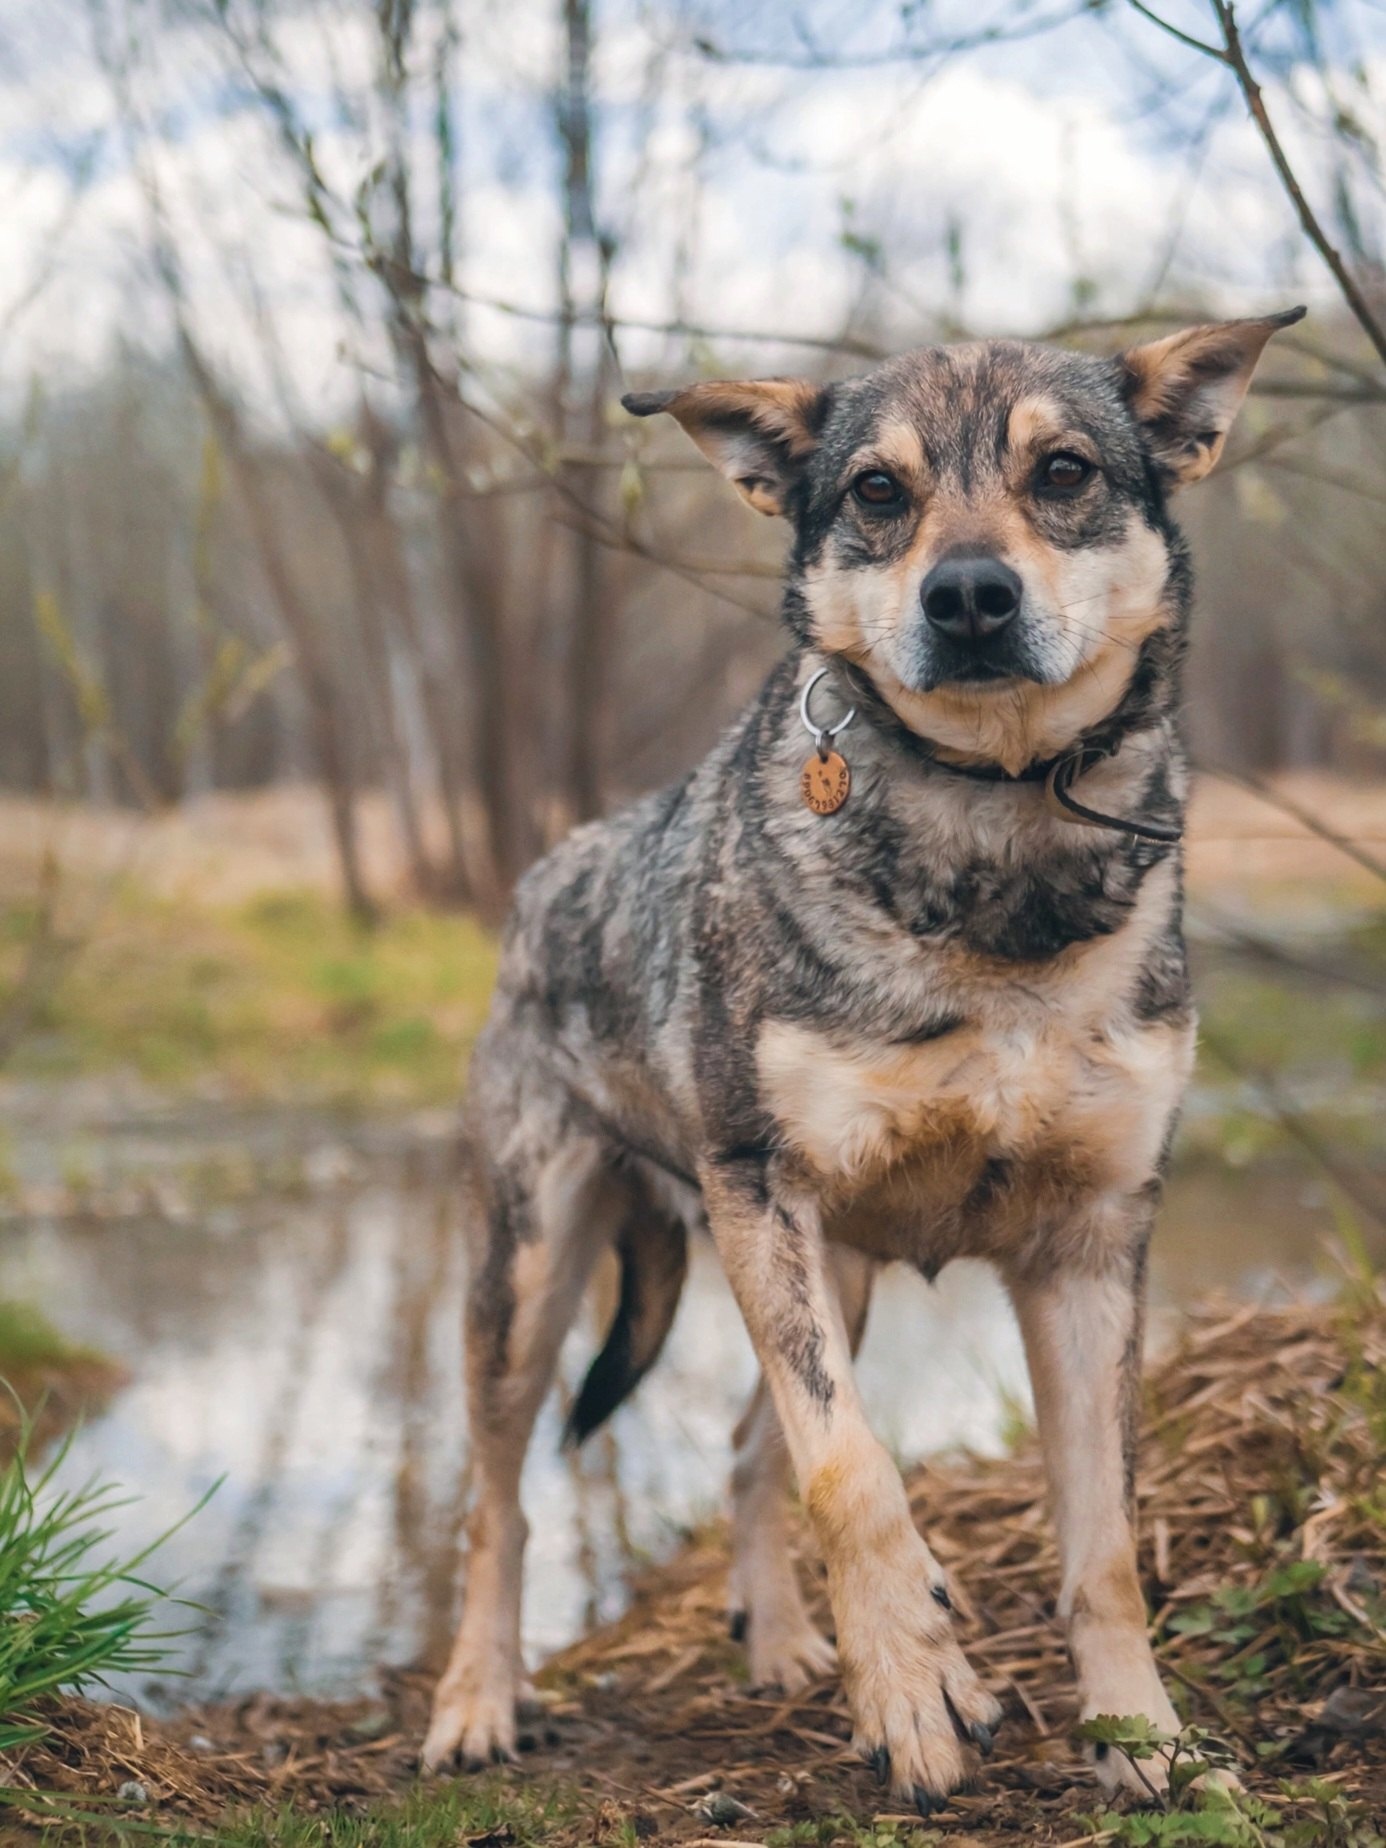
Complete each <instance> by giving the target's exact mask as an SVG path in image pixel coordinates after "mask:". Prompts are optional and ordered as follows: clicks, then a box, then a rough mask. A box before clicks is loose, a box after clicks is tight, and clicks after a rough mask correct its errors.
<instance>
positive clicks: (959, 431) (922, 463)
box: [624, 308, 1304, 770]
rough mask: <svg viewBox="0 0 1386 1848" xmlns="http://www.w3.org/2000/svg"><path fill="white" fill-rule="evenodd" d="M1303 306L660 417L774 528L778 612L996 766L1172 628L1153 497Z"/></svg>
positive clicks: (1095, 698) (1114, 699)
mask: <svg viewBox="0 0 1386 1848" xmlns="http://www.w3.org/2000/svg"><path fill="white" fill-rule="evenodd" d="M1303 313H1304V310H1303V309H1302V308H1295V309H1291V310H1289V311H1288V312H1287V313H1285V314H1279V315H1274V316H1271V317H1269V318H1267V319H1265V320H1247V321H1228V322H1222V323H1218V324H1215V325H1211V326H1204V327H1194V328H1190V329H1188V330H1186V331H1185V332H1183V333H1178V334H1172V335H1170V336H1168V337H1167V338H1165V339H1162V340H1156V341H1153V342H1152V343H1150V344H1149V345H1145V346H1138V347H1134V348H1132V349H1130V350H1129V351H1127V352H1125V353H1123V354H1121V355H1120V356H1119V357H1117V358H1115V359H1101V358H1094V357H1091V356H1089V355H1086V354H1080V353H1071V352H1064V351H1060V350H1058V349H1055V348H1049V347H1042V346H1031V345H1026V344H1022V343H1019V342H1011V341H989V342H984V343H979V344H976V345H969V346H958V347H924V348H921V349H919V350H918V351H916V352H913V353H907V354H905V355H903V356H902V357H901V358H899V359H895V360H891V361H889V362H888V363H887V364H885V365H883V366H881V367H879V368H878V369H877V370H876V371H874V372H871V373H869V374H867V375H866V376H865V377H863V378H858V379H852V380H849V381H848V382H846V383H843V384H834V385H826V386H819V385H814V384H811V383H809V382H807V381H804V380H797V379H764V380H750V381H745V382H740V383H726V382H715V383H706V384H698V385H691V386H688V387H687V388H686V389H684V390H681V391H669V392H650V393H646V392H637V393H633V394H632V395H631V396H629V397H627V398H626V399H625V400H624V403H625V405H626V408H627V409H628V410H630V411H632V412H634V413H635V415H637V416H640V417H647V416H650V415H652V414H653V413H654V412H656V411H668V412H669V413H670V415H671V416H673V417H675V418H677V420H678V421H679V423H680V424H682V426H683V428H684V429H685V430H686V431H687V432H688V434H689V435H690V436H691V437H692V439H693V441H694V442H695V443H696V444H697V445H698V447H699V449H701V450H702V451H703V453H704V455H706V456H707V457H708V458H709V459H710V460H711V461H712V462H713V463H714V464H715V465H716V466H717V467H718V468H719V469H720V470H721V471H722V473H723V474H725V475H726V476H727V477H728V478H729V479H730V480H731V481H733V482H734V483H735V485H736V487H737V488H738V490H739V491H740V493H741V494H742V496H743V497H744V499H746V500H747V501H748V502H749V503H750V504H751V506H752V507H754V508H756V509H757V510H758V511H759V512H761V513H767V514H783V515H785V516H786V517H787V518H788V519H789V520H790V521H791V522H792V524H793V527H794V531H795V543H794V548H793V552H792V556H791V566H790V596H789V600H788V605H787V607H788V609H789V612H790V617H791V620H792V621H793V622H794V624H795V626H796V627H797V628H798V629H799V630H800V632H801V635H802V638H803V639H804V640H805V641H807V642H810V643H812V644H813V645H814V646H815V647H816V648H818V649H819V650H821V651H822V652H823V653H824V654H827V655H831V656H839V657H843V658H845V659H846V660H848V661H850V662H851V663H852V664H853V665H854V666H855V668H856V669H857V670H858V671H859V672H861V673H864V674H865V675H866V676H867V677H868V678H869V680H870V682H871V684H872V685H873V686H874V688H875V690H876V692H877V693H878V694H879V695H880V696H881V697H882V698H883V699H885V700H886V701H888V702H889V704H890V705H891V706H892V707H893V708H894V710H895V712H896V713H897V714H898V716H899V717H900V718H901V719H902V720H904V722H905V723H906V724H907V725H908V726H910V728H911V729H912V730H914V731H915V732H917V733H919V734H920V735H921V736H922V737H925V738H928V739H930V740H931V741H932V742H933V743H935V744H936V745H939V746H941V747H943V748H944V749H945V750H946V751H949V752H953V753H957V754H959V755H960V756H962V757H971V758H983V759H987V760H991V761H996V762H1000V763H1002V764H1003V765H1005V767H1006V768H1008V769H1011V770H1016V769H1019V768H1021V767H1022V766H1023V765H1024V764H1025V763H1027V762H1029V761H1031V760H1032V759H1034V758H1036V757H1043V756H1048V755H1051V754H1053V753H1055V752H1057V751H1059V750H1061V749H1063V748H1064V747H1065V746H1066V745H1067V744H1069V743H1070V742H1071V741H1072V740H1073V739H1074V738H1075V737H1077V736H1078V735H1079V734H1080V733H1081V732H1082V731H1084V730H1085V729H1087V728H1088V727H1089V726H1091V725H1094V724H1096V723H1097V722H1099V721H1100V720H1101V719H1103V718H1104V717H1105V716H1106V715H1107V713H1109V712H1110V711H1111V710H1112V709H1113V708H1114V707H1115V706H1116V705H1117V704H1118V702H1119V701H1120V699H1121V697H1122V694H1123V692H1124V690H1125V688H1126V685H1127V683H1128V682H1129V680H1130V677H1131V674H1132V672H1133V671H1134V667H1135V663H1136V659H1137V656H1138V653H1139V651H1140V649H1141V646H1142V644H1143V643H1144V642H1145V640H1146V638H1147V637H1148V636H1150V635H1152V634H1154V633H1155V632H1156V631H1157V630H1159V629H1161V628H1163V627H1165V626H1167V625H1168V624H1170V623H1171V622H1172V621H1175V620H1177V617H1178V614H1179V611H1178V608H1177V599H1176V598H1174V597H1172V596H1171V595H1170V578H1171V560H1172V551H1171V547H1172V545H1173V543H1174V536H1173V529H1172V528H1171V526H1170V524H1169V522H1168V519H1167V517H1166V514H1165V500H1166V496H1167V494H1168V492H1169V490H1170V489H1171V488H1174V487H1178V486H1181V485H1183V484H1185V483H1188V482H1193V481H1198V480H1200V479H1201V478H1202V477H1203V476H1204V475H1206V474H1207V473H1208V471H1209V470H1210V469H1211V468H1212V467H1213V465H1214V463H1215V462H1216V461H1217V459H1218V456H1219V454H1220V453H1221V450H1222V446H1223V442H1224V440H1225V438H1226V436H1227V431H1228V428H1229V427H1230V425H1231V422H1232V419H1233V417H1234V416H1235V415H1236V412H1237V408H1238V406H1239V405H1240V403H1241V401H1242V398H1243V396H1244V395H1245V392H1246V388H1247V385H1248V384H1249V382H1250V379H1251V374H1252V372H1253V370H1254V368H1255V366H1256V362H1257V360H1258V359H1259V358H1260V355H1261V351H1262V349H1263V348H1264V346H1265V344H1266V342H1267V341H1268V340H1269V339H1270V337H1271V335H1272V334H1273V333H1275V332H1276V330H1277V329H1278V328H1282V327H1288V326H1290V325H1291V324H1292V323H1293V322H1295V321H1297V320H1299V319H1300V317H1301V315H1302V314H1303Z"/></svg>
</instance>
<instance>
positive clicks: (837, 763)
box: [799, 751, 852, 815]
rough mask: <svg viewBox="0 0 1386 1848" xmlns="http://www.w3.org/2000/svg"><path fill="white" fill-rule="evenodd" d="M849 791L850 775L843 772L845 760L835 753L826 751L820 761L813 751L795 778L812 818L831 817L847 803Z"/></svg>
mask: <svg viewBox="0 0 1386 1848" xmlns="http://www.w3.org/2000/svg"><path fill="white" fill-rule="evenodd" d="M851 787H852V772H851V771H850V770H849V769H848V768H847V760H846V758H845V757H842V756H840V755H839V754H838V753H837V752H836V751H827V752H825V753H824V754H823V755H822V756H821V757H820V756H819V754H818V752H817V751H815V752H814V753H813V755H812V756H811V757H810V758H809V760H808V762H807V763H806V764H805V765H804V769H803V774H802V775H801V776H800V778H799V788H800V791H801V793H802V795H803V798H804V801H805V802H806V803H807V804H808V806H809V807H810V808H811V809H812V810H813V812H814V814H815V815H835V814H836V813H837V811H838V810H839V809H840V808H841V807H842V805H843V803H844V802H845V801H846V800H847V792H848V790H849V789H850V788H851Z"/></svg>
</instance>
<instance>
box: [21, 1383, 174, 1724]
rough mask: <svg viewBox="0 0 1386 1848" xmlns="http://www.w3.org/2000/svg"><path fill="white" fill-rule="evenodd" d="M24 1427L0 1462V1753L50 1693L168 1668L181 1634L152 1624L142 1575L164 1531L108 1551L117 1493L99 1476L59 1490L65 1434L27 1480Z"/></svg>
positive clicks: (154, 1606)
mask: <svg viewBox="0 0 1386 1848" xmlns="http://www.w3.org/2000/svg"><path fill="white" fill-rule="evenodd" d="M32 1433H33V1422H32V1420H31V1419H29V1418H28V1417H27V1416H25V1417H23V1418H22V1421H21V1426H20V1434H19V1441H18V1444H17V1446H16V1449H15V1452H14V1454H13V1456H12V1457H11V1459H10V1461H9V1462H8V1463H7V1464H6V1465H5V1466H4V1468H3V1469H0V1754H3V1753H5V1752H10V1751H13V1750H14V1749H15V1748H16V1747H17V1746H21V1745H24V1744H26V1743H28V1742H29V1741H31V1740H33V1739H36V1738H40V1737H41V1736H42V1734H43V1732H44V1731H45V1726H44V1721H43V1718H42V1715H41V1713H40V1711H39V1709H40V1706H41V1703H42V1702H43V1701H44V1700H45V1699H47V1698H48V1697H49V1696H51V1695H54V1694H59V1693H64V1692H70V1693H81V1692H82V1691H83V1690H84V1689H86V1688H89V1687H91V1686H93V1685H96V1684H100V1683H101V1682H103V1681H104V1680H105V1678H106V1677H107V1676H109V1675H113V1674H129V1673H131V1672H135V1671H138V1672H140V1673H143V1674H158V1673H169V1672H173V1671H172V1670H171V1669H170V1668H169V1664H168V1660H167V1657H168V1644H169V1643H170V1642H171V1641H172V1639H173V1638H174V1636H176V1635H178V1634H179V1632H177V1631H167V1630H159V1629H156V1628H155V1627H154V1625H155V1613H156V1611H157V1610H158V1608H159V1607H160V1605H161V1604H162V1603H164V1601H165V1599H166V1597H167V1594H166V1593H165V1592H163V1591H160V1590H159V1589H158V1588H157V1587H156V1586H154V1585H151V1584H149V1583H148V1582H147V1581H146V1580H145V1579H144V1578H142V1577H141V1576H140V1573H141V1569H142V1567H143V1566H144V1564H145V1561H146V1560H147V1559H148V1558H149V1556H150V1554H151V1553H152V1552H153V1551H154V1550H155V1548H156V1547H157V1546H158V1545H160V1544H161V1543H162V1540H163V1539H165V1538H167V1535H164V1536H161V1538H160V1540H158V1541H155V1542H154V1543H153V1544H152V1545H151V1546H148V1547H145V1548H144V1549H143V1550H142V1551H140V1552H139V1553H136V1554H135V1555H134V1556H133V1557H131V1558H127V1559H124V1560H112V1559H110V1557H109V1548H110V1544H111V1541H112V1538H113V1536H112V1531H111V1529H110V1527H109V1526H108V1525H107V1523H108V1522H109V1519H110V1516H111V1515H112V1514H113V1513H114V1512H115V1511H116V1510H117V1509H118V1508H121V1507H123V1506H125V1505H126V1504H125V1500H124V1498H122V1497H121V1495H120V1494H119V1492H118V1491H117V1490H115V1489H114V1488H113V1487H112V1486H111V1485H109V1484H103V1483H87V1484H84V1485H83V1486H82V1487H80V1488H76V1489H60V1488H58V1486H57V1479H58V1472H59V1470H60V1468H61V1466H62V1464H63V1461H64V1459H65V1458H66V1456H67V1454H68V1449H69V1446H70V1443H71V1439H70V1438H69V1439H68V1441H67V1442H66V1443H64V1444H62V1445H61V1446H60V1447H59V1448H58V1450H57V1452H56V1453H55V1455H54V1456H53V1458H52V1459H51V1461H50V1462H49V1463H48V1465H47V1467H46V1468H45V1469H44V1470H43V1471H42V1472H41V1474H39V1475H38V1477H37V1478H31V1476H30V1472H29V1468H28V1459H29V1456H30V1453H31V1446H30V1439H31V1436H32ZM210 1493H211V1491H209V1494H210ZM204 1500H205V1498H204ZM201 1505H202V1504H201V1503H199V1506H201ZM193 1512H194V1513H195V1512H196V1510H195V1509H194V1510H193ZM188 1518H191V1517H188ZM180 1525H181V1523H180Z"/></svg>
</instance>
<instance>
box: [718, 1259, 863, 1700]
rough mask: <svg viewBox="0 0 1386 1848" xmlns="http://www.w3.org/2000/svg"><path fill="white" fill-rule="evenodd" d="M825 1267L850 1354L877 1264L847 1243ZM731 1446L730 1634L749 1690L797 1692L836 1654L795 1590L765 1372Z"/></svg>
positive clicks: (778, 1436)
mask: <svg viewBox="0 0 1386 1848" xmlns="http://www.w3.org/2000/svg"><path fill="white" fill-rule="evenodd" d="M828 1265H829V1271H830V1274H831V1277H832V1280H833V1283H834V1284H835V1287H836V1294H837V1300H838V1303H839V1305H840V1306H841V1309H842V1319H843V1322H844V1324H845V1325H846V1329H847V1336H848V1340H849V1342H850V1344H851V1349H852V1353H853V1355H855V1354H856V1351H857V1349H858V1347H859V1346H860V1344H861V1337H862V1333H863V1331H864V1330H865V1327H866V1312H867V1309H868V1307H869V1305H870V1302H871V1284H872V1280H873V1278H874V1276H875V1270H876V1266H875V1264H874V1262H873V1261H872V1260H871V1259H870V1258H868V1257H864V1256H863V1255H862V1254H861V1253H860V1252H857V1251H853V1250H851V1249H850V1248H849V1247H847V1246H845V1245H837V1246H832V1247H830V1248H829V1251H828ZM732 1443H733V1446H734V1449H735V1453H736V1455H735V1462H734V1463H733V1466H732V1478H731V1503H732V1535H731V1540H732V1564H731V1577H730V1583H729V1597H728V1605H729V1611H730V1618H731V1626H732V1634H733V1635H734V1636H737V1637H742V1636H744V1637H745V1639H746V1645H747V1654H748V1656H749V1659H750V1668H751V1681H752V1684H753V1685H754V1686H756V1687H769V1686H778V1687H782V1688H783V1689H784V1690H785V1692H786V1693H787V1694H795V1693H798V1691H799V1690H800V1689H801V1688H803V1687H805V1686H806V1685H807V1684H808V1683H809V1682H810V1681H816V1680H818V1679H819V1678H820V1677H821V1676H823V1675H826V1674H829V1673H831V1671H832V1669H833V1668H834V1666H835V1665H836V1662H837V1654H836V1651H835V1650H834V1649H833V1646H832V1644H831V1643H830V1642H829V1641H828V1639H827V1637H826V1636H824V1635H823V1633H822V1632H821V1631H820V1630H819V1628H818V1626H817V1625H816V1624H815V1623H814V1621H813V1619H812V1618H811V1617H810V1616H809V1614H808V1610H807V1608H806V1607H805V1604H804V1598H803V1593H802V1592H801V1591H800V1589H799V1579H798V1575H797V1573H796V1571H795V1567H794V1556H793V1553H792V1551H791V1548H790V1543H789V1524H788V1519H787V1516H788V1496H789V1480H790V1467H789V1451H788V1449H787V1447H786V1445H785V1441H784V1433H783V1431H782V1430H781V1429H780V1421H779V1417H778V1416H777V1414H776V1411H775V1405H774V1401H773V1399H772V1398H771V1396H770V1389H769V1387H768V1386H767V1385H766V1382H765V1378H764V1376H763V1375H762V1376H761V1378H760V1379H759V1380H758V1381H757V1382H756V1389H755V1391H754V1393H753V1394H752V1395H751V1400H750V1403H749V1404H748V1405H747V1407H746V1410H745V1412H744V1413H743V1414H742V1417H741V1420H740V1422H739V1423H738V1425H737V1427H736V1431H735V1434H734V1435H733V1438H732Z"/></svg>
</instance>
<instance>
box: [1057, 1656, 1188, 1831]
mask: <svg viewBox="0 0 1386 1848" xmlns="http://www.w3.org/2000/svg"><path fill="white" fill-rule="evenodd" d="M1080 1659H1081V1661H1082V1665H1083V1669H1084V1673H1083V1676H1082V1683H1081V1687H1082V1708H1081V1717H1082V1718H1083V1719H1084V1720H1091V1719H1096V1718H1097V1716H1098V1715H1099V1714H1115V1715H1119V1716H1131V1717H1134V1716H1138V1715H1139V1716H1140V1717H1142V1718H1144V1719H1147V1720H1149V1721H1150V1723H1151V1725H1152V1726H1153V1727H1154V1728H1155V1730H1156V1731H1157V1732H1160V1733H1163V1734H1165V1735H1166V1736H1167V1737H1171V1738H1172V1737H1173V1736H1174V1734H1175V1733H1177V1732H1178V1731H1179V1715H1178V1714H1177V1713H1176V1712H1175V1711H1174V1708H1173V1706H1172V1705H1171V1704H1170V1698H1169V1695H1168V1694H1166V1692H1165V1689H1164V1683H1163V1682H1162V1681H1161V1680H1160V1671H1159V1670H1158V1669H1157V1668H1156V1666H1155V1658H1154V1657H1153V1656H1152V1655H1151V1653H1150V1644H1149V1642H1148V1641H1147V1639H1146V1635H1145V1632H1144V1630H1139V1631H1136V1630H1133V1631H1132V1632H1131V1633H1130V1634H1123V1633H1116V1632H1113V1633H1110V1634H1108V1635H1106V1636H1104V1637H1102V1638H1101V1640H1100V1642H1099V1643H1098V1646H1096V1647H1094V1643H1093V1639H1092V1638H1090V1637H1087V1636H1085V1637H1084V1647H1083V1649H1082V1653H1081V1658H1080ZM1087 1757H1088V1761H1089V1763H1090V1764H1091V1765H1092V1766H1093V1768H1094V1770H1095V1771H1096V1773H1097V1779H1098V1782H1099V1783H1100V1784H1101V1785H1102V1788H1103V1789H1104V1790H1105V1791H1107V1792H1109V1793H1112V1792H1115V1791H1118V1790H1129V1791H1131V1792H1132V1793H1133V1794H1134V1795H1135V1796H1138V1797H1145V1798H1147V1799H1148V1798H1149V1797H1150V1796H1151V1794H1152V1792H1153V1793H1154V1794H1156V1795H1159V1794H1160V1793H1162V1792H1163V1791H1164V1790H1165V1789H1166V1787H1167V1786H1168V1783H1169V1773H1168V1765H1167V1761H1166V1758H1165V1756H1164V1754H1162V1753H1160V1752H1156V1753H1154V1754H1153V1755H1152V1756H1151V1757H1149V1758H1142V1759H1138V1760H1136V1761H1135V1762H1134V1763H1133V1762H1132V1761H1131V1759H1130V1758H1128V1757H1127V1755H1126V1753H1125V1752H1123V1751H1121V1750H1120V1748H1119V1747H1117V1746H1114V1745H1113V1746H1101V1745H1089V1746H1088V1748H1087Z"/></svg>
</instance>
